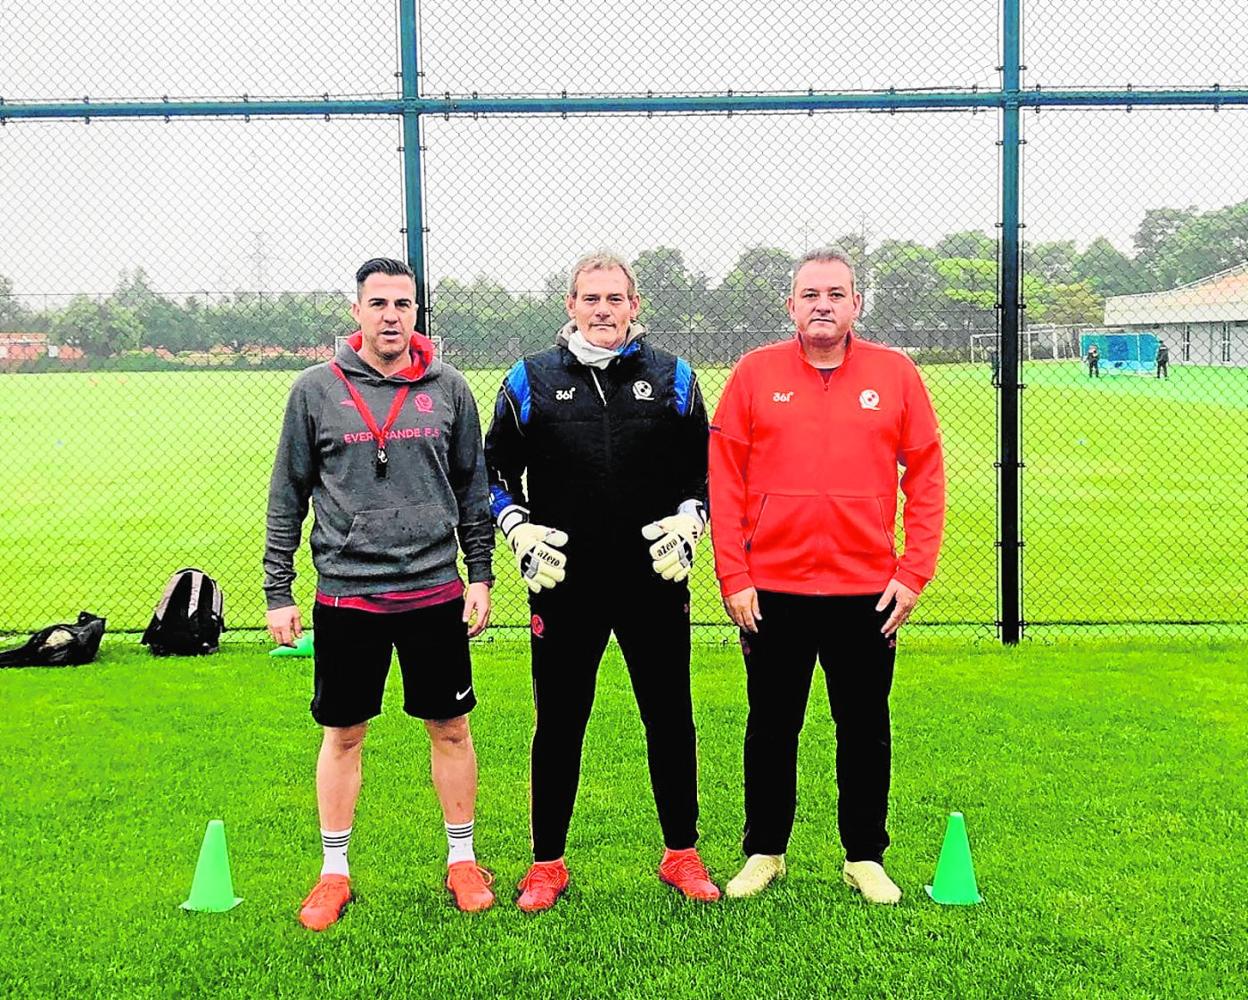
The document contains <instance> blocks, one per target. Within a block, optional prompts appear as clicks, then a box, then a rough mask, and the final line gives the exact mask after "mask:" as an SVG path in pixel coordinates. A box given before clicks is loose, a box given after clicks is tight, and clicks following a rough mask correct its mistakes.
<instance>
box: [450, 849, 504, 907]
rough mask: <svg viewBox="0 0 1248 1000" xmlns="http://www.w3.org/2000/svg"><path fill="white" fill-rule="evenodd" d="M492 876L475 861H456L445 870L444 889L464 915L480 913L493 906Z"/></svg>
mask: <svg viewBox="0 0 1248 1000" xmlns="http://www.w3.org/2000/svg"><path fill="white" fill-rule="evenodd" d="M493 882H494V876H493V875H492V874H491V873H490V872H489V871H487V870H486V869H484V868H482V867H481V866H480V865H479V864H477V863H476V862H475V861H456V862H455V864H453V865H451V866H450V867H449V868H447V870H446V887H447V888H448V889H450V890H451V895H452V896H454V897H455V905H456V906H458V907H459V908H460V910H462V911H463V912H464V913H480V912H481V911H482V910H488V909H489V908H490V907H491V906H493V905H494V893H492V892H491V891H490V885H491V884H492V883H493Z"/></svg>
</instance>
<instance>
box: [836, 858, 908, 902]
mask: <svg viewBox="0 0 1248 1000" xmlns="http://www.w3.org/2000/svg"><path fill="white" fill-rule="evenodd" d="M844 878H845V884H846V885H849V886H853V887H854V888H855V889H857V890H858V891H859V892H860V893H862V898H863V899H865V900H866V901H867V902H868V903H883V904H885V905H887V906H894V905H896V904H897V903H900V902H901V889H900V888H899V887H898V885H897V883H896V882H894V881H893V880H892V879H891V878H889V877H888V872H886V871H885V870H884V866H883V865H881V864H877V863H876V862H874V861H846V862H845V868H844Z"/></svg>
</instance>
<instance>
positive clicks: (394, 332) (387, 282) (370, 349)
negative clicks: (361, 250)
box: [351, 274, 416, 363]
mask: <svg viewBox="0 0 1248 1000" xmlns="http://www.w3.org/2000/svg"><path fill="white" fill-rule="evenodd" d="M351 315H352V316H354V317H355V321H356V322H357V323H359V324H360V330H361V332H363V334H364V344H363V347H364V350H365V351H366V352H367V353H368V354H370V355H372V356H373V357H374V358H376V359H378V360H380V361H384V362H386V363H389V362H391V361H394V360H395V359H396V358H397V357H399V356H400V355H402V354H403V353H404V352H406V351H407V345H408V343H409V342H410V341H411V339H412V333H413V332H414V331H415V329H416V283H415V282H414V281H412V279H411V278H409V277H408V276H407V275H406V274H370V275H369V276H368V277H367V278H366V279H365V281H364V284H363V285H362V286H361V287H360V297H359V300H358V301H356V302H352V303H351Z"/></svg>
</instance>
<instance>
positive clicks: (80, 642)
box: [0, 611, 104, 667]
mask: <svg viewBox="0 0 1248 1000" xmlns="http://www.w3.org/2000/svg"><path fill="white" fill-rule="evenodd" d="M103 637H104V619H103V618H97V617H96V616H95V615H93V614H91V612H90V611H83V612H80V613H79V615H78V623H77V624H76V625H70V624H69V623H67V622H62V623H61V624H59V625H49V626H48V627H47V628H45V629H40V630H39V631H38V632H36V633H35V634H34V635H32V636H31V637H30V638H29V639H28V640H26V643H25V645H22V646H18V647H17V649H10V650H8V651H7V652H4V653H0V667H76V666H78V665H79V664H82V663H90V662H91V661H92V660H94V659H95V654H96V653H98V652H99V650H100V639H102V638H103Z"/></svg>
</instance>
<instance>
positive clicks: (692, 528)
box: [641, 514, 702, 583]
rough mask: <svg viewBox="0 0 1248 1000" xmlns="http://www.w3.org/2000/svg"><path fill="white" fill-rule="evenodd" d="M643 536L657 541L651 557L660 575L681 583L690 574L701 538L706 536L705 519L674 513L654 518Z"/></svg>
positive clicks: (652, 547)
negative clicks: (703, 533) (703, 524)
mask: <svg viewBox="0 0 1248 1000" xmlns="http://www.w3.org/2000/svg"><path fill="white" fill-rule="evenodd" d="M641 535H642V537H643V538H645V539H646V540H647V541H651V542H654V544H653V545H651V546H650V558H651V559H652V560H654V571H655V572H656V573H658V574H659V576H661V577H663V579H664V580H673V581H675V582H677V583H679V582H680V581H681V580H683V579H685V577H687V576H688V575H689V570H690V569H691V568H692V567H693V559H694V556H695V555H696V554H697V551H698V539H700V538H701V537H702V522H701V520H699V519H698V518H696V517H691V516H690V515H688V514H673V515H672V516H671V517H665V518H662V519H661V520H658V521H651V522H650V523H649V524H647V525H646V526H645V527H644V528H642V529H641ZM656 539H657V541H656Z"/></svg>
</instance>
